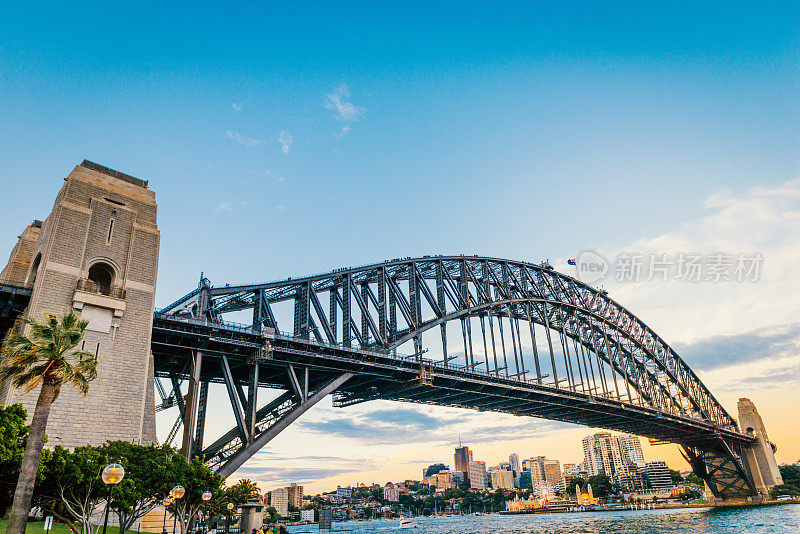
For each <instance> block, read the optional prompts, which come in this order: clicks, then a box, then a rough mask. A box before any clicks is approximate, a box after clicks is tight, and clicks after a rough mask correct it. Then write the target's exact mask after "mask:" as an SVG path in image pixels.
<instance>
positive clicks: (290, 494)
mask: <svg viewBox="0 0 800 534" xmlns="http://www.w3.org/2000/svg"><path fill="white" fill-rule="evenodd" d="M269 500H270V505H271V506H273V507H274V508H275V510H277V511H278V514H280V515H282V516H284V517H287V516H288V515H289V507H290V506H294V507H295V508H300V507H301V506H303V486H298V485H297V484H295V483H292V484H291V485H289V486H286V487H284V488H278V489H276V490H272V491H271V492H270V499H269Z"/></svg>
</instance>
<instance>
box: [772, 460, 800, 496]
mask: <svg viewBox="0 0 800 534" xmlns="http://www.w3.org/2000/svg"><path fill="white" fill-rule="evenodd" d="M778 470H779V471H780V473H781V478H783V484H781V485H779V486H775V487H774V488H772V490H770V494H771V495H772V497H773V498H775V497H777V496H778V495H794V496H797V495H800V465H781V466H779V467H778Z"/></svg>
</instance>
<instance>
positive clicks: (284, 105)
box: [0, 2, 800, 491]
mask: <svg viewBox="0 0 800 534" xmlns="http://www.w3.org/2000/svg"><path fill="white" fill-rule="evenodd" d="M339 7H340V6H333V5H330V4H326V3H322V2H320V3H317V4H311V5H304V6H299V5H290V4H280V5H274V6H269V7H268V6H263V5H260V6H249V7H248V9H238V8H236V7H230V6H225V7H221V6H208V5H203V6H197V9H196V10H191V12H190V13H187V12H186V10H185V9H184V8H182V7H181V6H177V5H170V4H163V5H155V4H154V5H137V6H128V5H126V6H116V5H104V6H102V8H100V7H99V6H88V5H81V6H71V5H70V6H62V5H57V4H54V3H48V2H45V3H36V4H24V3H18V4H14V5H13V6H9V7H8V9H7V13H6V16H5V17H4V18H3V20H0V31H2V34H3V35H4V36H5V37H6V38H5V39H4V46H3V49H2V51H0V81H2V83H0V115H1V116H2V121H0V122H1V123H2V124H0V180H2V185H3V190H4V195H3V196H2V197H0V211H1V212H2V213H3V217H4V218H3V223H4V224H2V225H0V255H3V257H4V258H7V257H8V254H9V252H10V251H11V248H12V247H13V245H14V243H15V241H16V239H17V236H18V235H19V234H20V232H21V231H22V230H23V229H24V228H25V227H26V226H28V225H29V224H30V223H31V221H32V220H33V219H34V218H43V217H45V216H47V214H48V213H50V210H51V208H52V206H53V199H54V198H55V195H56V193H57V192H58V190H59V187H60V186H61V184H62V183H63V182H62V178H63V177H64V176H66V174H67V173H69V171H70V169H71V168H72V167H73V166H74V165H76V164H78V163H80V162H81V160H83V159H84V158H87V159H89V160H92V161H96V162H97V163H99V164H102V165H106V166H108V167H111V168H113V169H116V170H119V171H120V172H124V173H128V174H131V175H132V176H135V177H139V178H142V179H145V180H149V181H150V184H149V187H150V190H151V191H153V192H154V193H155V195H156V200H157V202H158V205H159V212H158V220H157V226H158V229H159V231H160V233H161V239H162V240H161V244H160V255H159V263H158V280H157V284H156V288H155V306H156V307H161V306H164V305H166V304H167V303H169V302H171V301H173V300H174V299H175V298H177V297H179V296H181V295H184V294H186V293H187V292H188V291H190V290H192V289H193V288H195V287H196V286H197V282H198V280H199V279H200V275H201V272H203V273H204V275H205V276H207V277H208V278H209V279H210V280H211V282H212V283H214V284H218V285H224V284H226V283H231V284H235V283H237V282H244V281H266V280H275V279H283V278H286V277H289V276H293V277H294V276H298V275H302V274H307V273H316V272H327V271H330V270H332V269H338V268H342V267H345V266H348V265H359V264H366V263H370V262H374V261H382V260H384V259H387V258H396V257H407V256H408V257H417V256H423V255H426V254H444V253H454V254H467V255H470V254H482V255H486V256H491V257H500V258H512V259H520V260H526V261H530V262H535V263H538V262H540V261H544V260H550V262H551V263H552V265H553V267H554V268H555V269H556V270H558V271H560V272H563V273H565V274H567V275H570V276H578V274H579V273H578V270H577V266H573V265H571V263H570V260H575V259H578V260H579V259H580V258H581V254H582V253H588V252H592V253H596V254H597V256H599V257H602V258H604V259H605V260H606V261H607V265H608V266H609V269H610V270H609V273H608V277H607V278H606V279H604V280H601V281H597V282H595V285H597V286H598V287H599V286H602V287H603V288H604V289H605V290H607V291H608V292H609V295H610V296H611V297H612V298H613V299H615V300H616V301H617V302H619V303H620V304H621V305H622V306H624V307H626V308H627V309H629V310H631V311H632V312H633V313H635V314H636V315H637V316H638V317H640V318H641V319H642V320H643V321H644V322H645V323H647V324H648V325H649V326H651V327H652V328H653V330H654V331H656V332H657V333H658V334H659V335H660V336H661V337H663V339H664V340H666V341H667V342H668V343H669V344H670V345H671V346H672V347H674V348H675V350H676V352H677V353H678V354H679V355H680V356H681V357H682V358H684V360H685V361H686V362H687V364H688V365H689V366H690V367H691V368H692V369H693V370H694V371H696V373H697V374H698V376H699V377H700V379H701V380H702V381H703V382H704V383H705V384H706V385H707V386H708V388H709V389H710V390H711V391H712V392H713V394H714V396H715V397H716V398H717V399H718V400H719V401H720V403H721V404H722V405H723V406H724V407H725V408H726V409H727V410H728V412H730V413H731V414H735V412H736V403H737V400H738V398H739V397H748V398H750V399H752V400H753V402H754V403H755V404H756V405H757V406H758V408H759V412H760V413H761V415H762V416H763V418H764V421H765V424H766V427H767V428H768V429H769V436H770V439H771V440H772V441H774V442H775V443H776V445H777V446H778V451H777V453H776V454H777V458H778V461H779V462H786V463H791V462H794V461H797V460H798V459H800V432H799V431H798V428H797V425H796V424H795V420H796V414H795V413H794V406H797V405H798V403H800V350H798V349H800V322H798V320H797V301H798V298H800V290H798V288H797V285H796V284H793V283H792V281H793V280H794V279H795V277H796V275H795V272H796V270H797V267H796V266H797V265H798V263H799V262H800V157H798V150H797V147H798V146H800V130H798V127H797V121H796V117H797V116H798V113H800V101H798V98H797V91H796V87H797V84H798V82H799V81H800V78H798V74H797V68H796V66H797V64H798V61H800V57H799V56H798V50H800V37H798V34H797V32H796V27H797V26H798V24H799V23H800V13H799V12H798V8H797V6H795V5H791V4H785V5H773V6H768V7H764V8H763V9H760V10H756V11H758V12H757V13H754V12H753V11H754V10H752V9H751V8H750V7H748V6H745V5H744V4H740V5H728V4H725V5H724V9H723V6H722V5H721V4H720V5H713V4H707V5H703V6H693V7H692V8H689V7H685V6H684V7H681V6H666V5H655V4H651V5H644V4H643V5H636V6H622V5H619V6H603V7H600V6H594V7H592V6H586V7H584V8H583V9H582V10H580V13H576V12H575V10H573V9H571V8H567V7H560V6H537V5H534V4H531V5H525V6H515V7H513V8H511V7H508V8H505V9H497V8H495V7H493V6H489V5H488V4H480V3H467V4H464V5H461V4H459V5H458V6H456V5H455V4H450V3H443V4H437V5H435V6H433V5H432V6H422V5H413V6H406V7H405V8H403V9H399V8H397V7H391V6H386V5H374V6H361V7H360V8H359V9H355V8H353V7H348V8H345V9H339ZM20 21H36V24H28V23H20ZM178 21H179V22H180V24H178ZM76 28H77V29H80V31H76ZM87 29H90V31H84V30H87ZM714 254H724V255H730V256H731V257H736V255H738V254H747V255H748V257H754V258H755V257H759V258H761V259H762V260H763V261H762V262H760V263H759V266H760V270H759V272H758V276H757V277H756V279H753V280H746V281H741V282H740V281H736V280H717V281H714V280H701V281H698V282H692V281H687V280H681V279H677V277H674V276H672V273H673V271H674V270H675V269H677V268H678V258H685V257H687V256H696V255H699V256H701V257H703V258H711V257H713V255H714ZM663 255H666V256H667V260H668V261H669V262H672V263H671V268H672V269H673V271H669V273H670V277H669V279H667V280H663V279H662V278H661V277H660V276H649V275H650V274H652V273H648V272H644V273H642V276H641V277H638V278H636V279H633V278H635V277H633V276H631V277H630V278H626V277H624V276H620V277H617V276H616V275H617V274H618V273H617V268H618V267H619V266H621V265H622V259H623V258H628V259H630V257H632V256H636V257H639V258H641V259H642V260H643V261H645V262H647V261H649V260H650V259H659V260H661V259H662V258H663ZM626 274H631V273H626ZM704 274H706V273H704ZM231 319H232V320H242V321H245V322H246V321H247V320H249V318H244V319H241V318H239V317H232V318H231ZM522 348H523V349H524V350H525V351H526V353H530V352H531V349H532V348H533V347H532V346H531V345H530V344H525V345H524V346H523V347H522ZM429 355H431V356H433V354H429ZM210 392H211V393H210V394H211V395H212V398H223V397H224V395H226V392H225V389H224V387H223V386H222V385H220V384H212V386H211V388H210ZM218 396H219V397H218ZM264 397H265V398H264V399H263V400H266V395H265V396H264ZM173 411H174V410H173ZM231 420H232V412H231V410H230V407H229V406H227V403H226V402H214V403H211V405H210V406H209V409H208V421H207V425H206V431H207V438H208V440H209V441H211V440H213V439H215V438H216V437H218V436H220V435H221V434H222V433H223V432H225V431H227V430H228V428H229V427H230V422H231ZM156 422H157V432H158V436H159V439H161V440H162V441H163V440H164V439H165V438H166V436H167V435H168V433H169V431H170V429H171V428H172V424H173V423H174V414H173V413H169V410H165V411H164V412H162V413H159V414H158V418H157V421H156ZM602 430H603V429H599V428H588V427H581V426H577V425H572V424H568V423H558V422H554V421H549V420H544V419H535V418H520V417H514V416H510V415H503V414H494V413H478V412H471V411H466V410H457V409H451V408H442V407H434V406H427V405H415V404H400V403H392V402H387V401H374V402H369V403H365V404H362V405H358V406H353V407H348V408H346V409H338V408H334V407H333V406H332V404H331V403H330V401H323V402H321V403H320V404H319V405H317V406H315V407H314V408H313V409H311V410H309V412H308V413H306V414H304V415H303V416H302V417H301V418H300V419H299V420H298V421H297V423H295V424H293V425H292V426H291V427H290V428H289V429H287V430H286V431H285V432H283V433H281V434H280V435H279V436H278V437H277V438H275V439H274V440H273V441H272V442H270V443H269V445H268V446H267V447H265V448H264V449H263V450H261V451H260V452H259V453H258V454H256V455H255V456H254V457H253V458H252V459H251V460H250V461H248V462H247V463H245V464H244V466H243V467H242V468H241V469H240V470H239V471H237V472H236V473H235V475H234V476H232V477H231V482H234V481H235V480H237V479H239V478H249V479H253V480H255V481H257V482H258V483H259V485H260V486H261V487H262V488H269V487H278V486H285V485H286V484H288V483H290V482H298V483H300V484H303V485H305V486H306V488H307V489H308V490H309V491H318V490H319V489H321V488H329V487H335V486H336V485H338V484H345V483H347V482H348V481H351V482H355V481H359V480H362V481H366V480H384V481H385V480H395V479H397V478H399V477H400V476H403V475H404V474H405V473H407V474H408V476H412V475H413V476H419V475H418V474H419V473H420V472H421V471H420V470H421V469H422V468H423V467H425V466H426V465H429V464H431V463H435V462H436V461H441V462H444V463H448V462H450V460H449V459H450V458H451V457H452V450H453V448H455V446H456V444H457V443H458V436H459V434H460V435H462V436H465V437H466V436H469V442H470V447H471V448H472V447H475V450H479V451H480V456H481V458H480V459H481V460H484V461H486V462H487V465H494V464H496V463H499V462H501V461H506V459H507V456H508V453H509V452H510V451H517V452H518V453H520V454H521V458H522V456H524V455H523V454H522V452H521V451H531V452H535V453H536V455H543V456H546V457H547V458H558V459H559V460H560V461H561V462H562V463H563V462H568V463H571V462H575V461H576V460H577V459H579V458H581V455H582V454H583V451H582V445H581V440H582V439H583V437H585V436H586V435H592V434H594V433H595V432H600V431H602ZM642 449H643V457H644V459H645V460H646V461H651V460H661V459H663V460H665V461H666V462H667V463H668V465H670V467H672V468H675V469H686V468H687V464H686V463H685V461H684V460H683V458H682V456H681V454H680V451H679V450H678V448H677V447H676V446H672V445H666V446H658V447H651V446H650V445H649V443H647V442H646V441H645V442H644V443H643V444H642ZM525 454H527V453H525ZM576 463H579V462H576ZM414 474H416V475H414Z"/></svg>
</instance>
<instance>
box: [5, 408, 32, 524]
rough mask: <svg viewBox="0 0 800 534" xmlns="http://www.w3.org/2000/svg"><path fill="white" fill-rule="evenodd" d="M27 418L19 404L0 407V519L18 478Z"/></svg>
mask: <svg viewBox="0 0 800 534" xmlns="http://www.w3.org/2000/svg"><path fill="white" fill-rule="evenodd" d="M27 416H28V413H27V412H26V411H25V408H23V407H22V405H21V404H12V405H11V406H8V407H7V408H4V407H2V406H0V517H2V516H5V514H6V510H7V509H8V507H9V506H11V500H12V499H13V498H14V487H15V484H14V481H15V480H17V477H19V466H20V465H21V464H22V457H23V455H24V454H25V443H26V441H27V439H28V429H29V428H30V427H29V426H28V425H26V424H25V419H26V418H27Z"/></svg>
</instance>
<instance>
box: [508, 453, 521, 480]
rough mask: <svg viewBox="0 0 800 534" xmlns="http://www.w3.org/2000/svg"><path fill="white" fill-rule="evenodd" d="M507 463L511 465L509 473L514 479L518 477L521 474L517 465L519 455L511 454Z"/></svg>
mask: <svg viewBox="0 0 800 534" xmlns="http://www.w3.org/2000/svg"><path fill="white" fill-rule="evenodd" d="M508 463H509V464H511V472H512V473H513V474H514V476H515V477H518V476H519V474H520V473H521V472H522V469H520V465H519V454H517V453H516V452H513V453H511V454H509V455H508Z"/></svg>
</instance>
